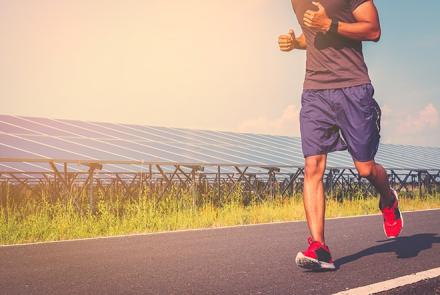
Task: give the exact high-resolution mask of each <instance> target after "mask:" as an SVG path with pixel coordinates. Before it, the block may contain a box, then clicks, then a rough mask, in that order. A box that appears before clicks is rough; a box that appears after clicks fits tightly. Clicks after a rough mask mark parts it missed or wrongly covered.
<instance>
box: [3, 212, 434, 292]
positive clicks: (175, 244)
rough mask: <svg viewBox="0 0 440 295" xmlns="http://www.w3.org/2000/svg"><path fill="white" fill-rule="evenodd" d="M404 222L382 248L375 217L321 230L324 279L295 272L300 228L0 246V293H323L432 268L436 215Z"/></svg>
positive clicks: (302, 237) (301, 244)
mask: <svg viewBox="0 0 440 295" xmlns="http://www.w3.org/2000/svg"><path fill="white" fill-rule="evenodd" d="M404 217H405V229H404V232H403V235H402V236H401V237H399V238H397V239H395V240H388V241H385V240H384V233H383V230H382V224H381V222H382V219H381V217H380V216H368V217H357V218H348V219H334V220H329V221H327V229H326V230H327V243H328V244H329V246H330V249H331V250H332V253H333V256H334V258H335V260H336V265H337V267H338V270H337V271H335V272H326V273H311V272H305V271H303V270H300V269H298V268H297V267H296V266H295V264H294V257H295V255H296V253H297V251H299V250H303V249H304V248H305V247H306V238H307V228H306V224H305V223H304V222H296V223H281V224H270V225H258V226H250V227H236V228H227V229H215V230H202V231H189V232H177V233H165V234H157V235H144V236H131V237H120V238H109V239H97V240H86V241H72V242H61V243H50V244H37V245H28V246H12V247H0V293H1V294H189V293H195V294H331V293H334V292H338V291H343V290H345V289H347V288H355V287H360V286H364V285H369V284H372V283H376V282H379V281H384V280H389V279H392V278H396V277H400V276H403V275H408V274H411V273H414V272H419V271H424V270H428V269H432V268H435V267H439V266H440V255H439V254H440V235H439V234H440V211H439V210H436V211H426V212H417V213H406V214H405V215H404Z"/></svg>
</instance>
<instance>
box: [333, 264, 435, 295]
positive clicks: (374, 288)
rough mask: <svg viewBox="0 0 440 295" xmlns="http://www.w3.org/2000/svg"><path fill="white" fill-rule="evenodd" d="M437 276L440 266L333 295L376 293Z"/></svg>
mask: <svg viewBox="0 0 440 295" xmlns="http://www.w3.org/2000/svg"><path fill="white" fill-rule="evenodd" d="M436 277H440V267H438V268H434V269H430V270H427V271H422V272H418V273H414V274H411V275H407V276H403V277H400V278H395V279H392V280H388V281H384V282H380V283H376V284H371V285H368V286H364V287H359V288H355V289H350V290H346V291H342V292H339V293H335V294H333V295H364V294H365V295H367V294H375V293H379V292H384V291H388V290H392V289H395V288H399V287H402V286H406V285H411V284H415V283H417V282H420V281H423V280H428V279H433V278H436Z"/></svg>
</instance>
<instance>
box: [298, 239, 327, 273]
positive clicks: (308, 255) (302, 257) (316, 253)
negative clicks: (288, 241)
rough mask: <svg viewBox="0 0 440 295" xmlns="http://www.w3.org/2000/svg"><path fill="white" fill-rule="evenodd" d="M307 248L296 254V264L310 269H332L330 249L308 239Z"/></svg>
mask: <svg viewBox="0 0 440 295" xmlns="http://www.w3.org/2000/svg"><path fill="white" fill-rule="evenodd" d="M308 242H309V248H308V249H307V250H306V251H304V252H299V253H298V254H297V255H296V259H295V262H296V265H298V266H299V267H301V268H305V269H310V270H334V269H335V264H334V263H333V260H332V255H331V254H330V249H329V248H328V247H327V246H326V245H324V244H322V243H321V242H316V241H313V240H312V238H311V237H310V238H309V239H308Z"/></svg>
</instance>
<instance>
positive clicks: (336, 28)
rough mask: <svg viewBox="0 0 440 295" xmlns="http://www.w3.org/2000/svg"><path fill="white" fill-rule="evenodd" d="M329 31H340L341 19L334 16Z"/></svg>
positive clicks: (334, 32)
mask: <svg viewBox="0 0 440 295" xmlns="http://www.w3.org/2000/svg"><path fill="white" fill-rule="evenodd" d="M327 32H329V33H333V34H337V33H338V32H339V20H337V19H336V18H332V19H331V23H330V29H329V30H328V31H327Z"/></svg>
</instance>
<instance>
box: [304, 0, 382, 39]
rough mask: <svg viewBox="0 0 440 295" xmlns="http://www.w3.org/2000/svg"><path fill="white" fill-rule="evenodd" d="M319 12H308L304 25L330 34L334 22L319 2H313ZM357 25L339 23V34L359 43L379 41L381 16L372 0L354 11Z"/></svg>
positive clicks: (305, 15)
mask: <svg viewBox="0 0 440 295" xmlns="http://www.w3.org/2000/svg"><path fill="white" fill-rule="evenodd" d="M313 4H314V5H315V6H317V7H318V11H312V10H307V11H306V13H305V14H304V25H306V26H308V27H310V28H312V29H316V30H318V31H321V32H328V30H329V29H330V25H331V23H332V20H331V19H330V18H329V17H328V16H327V13H326V11H325V9H324V7H323V6H322V5H321V4H320V3H319V2H313ZM353 16H354V17H355V19H356V22H355V23H345V22H339V25H338V28H337V32H338V34H339V35H342V36H344V37H347V38H350V39H354V40H359V41H375V42H377V41H379V39H380V35H381V30H380V21H379V15H378V12H377V9H376V6H375V5H374V3H373V1H372V0H369V1H366V2H364V3H362V4H361V5H359V6H358V7H357V8H356V9H355V10H354V11H353Z"/></svg>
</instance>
